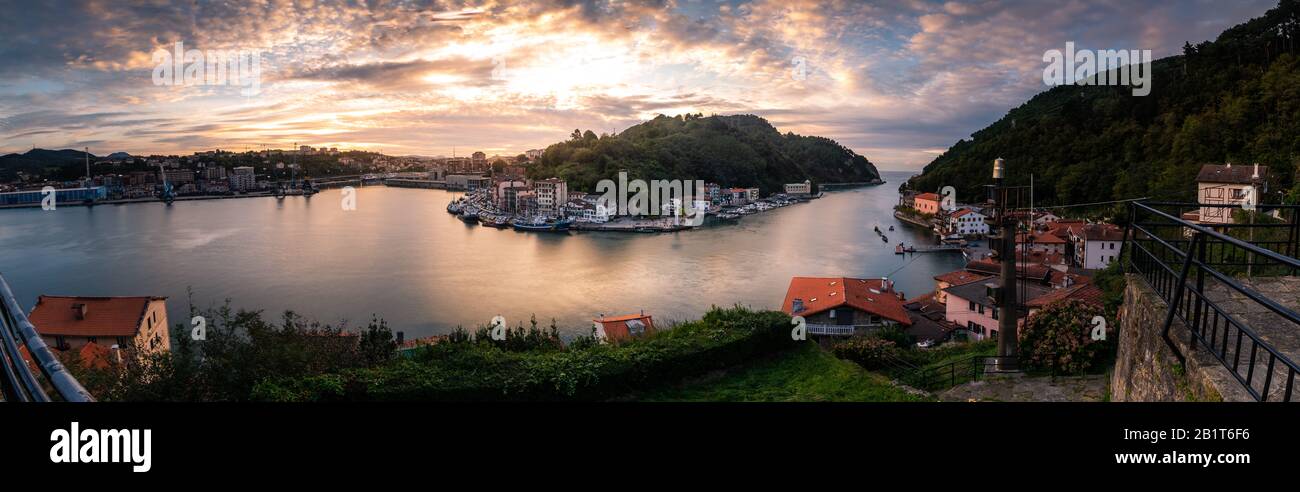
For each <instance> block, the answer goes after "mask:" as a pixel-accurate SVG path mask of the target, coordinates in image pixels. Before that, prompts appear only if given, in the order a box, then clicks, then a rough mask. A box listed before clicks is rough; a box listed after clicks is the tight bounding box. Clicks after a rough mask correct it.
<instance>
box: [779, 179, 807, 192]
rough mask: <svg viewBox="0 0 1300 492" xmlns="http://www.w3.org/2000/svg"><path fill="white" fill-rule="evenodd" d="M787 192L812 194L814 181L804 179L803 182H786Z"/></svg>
mask: <svg viewBox="0 0 1300 492" xmlns="http://www.w3.org/2000/svg"><path fill="white" fill-rule="evenodd" d="M785 194H787V195H811V194H812V181H809V180H806V179H805V180H804V182H802V183H786V185H785Z"/></svg>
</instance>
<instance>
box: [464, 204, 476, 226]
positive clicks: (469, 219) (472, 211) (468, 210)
mask: <svg viewBox="0 0 1300 492" xmlns="http://www.w3.org/2000/svg"><path fill="white" fill-rule="evenodd" d="M460 220H462V221H464V222H465V223H466V224H477V223H478V209H476V208H474V207H465V210H464V211H463V212H461V214H460Z"/></svg>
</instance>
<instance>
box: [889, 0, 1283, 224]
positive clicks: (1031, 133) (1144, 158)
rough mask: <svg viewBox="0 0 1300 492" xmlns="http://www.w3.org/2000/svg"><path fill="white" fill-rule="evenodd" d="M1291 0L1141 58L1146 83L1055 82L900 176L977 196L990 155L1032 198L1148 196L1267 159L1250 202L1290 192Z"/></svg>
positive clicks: (1183, 193)
mask: <svg viewBox="0 0 1300 492" xmlns="http://www.w3.org/2000/svg"><path fill="white" fill-rule="evenodd" d="M1298 54H1300V1H1297V0H1282V1H1281V3H1280V4H1279V6H1278V7H1277V8H1275V9H1273V10H1270V11H1269V12H1268V13H1267V14H1265V15H1264V16H1263V17H1260V18H1257V19H1254V20H1251V21H1249V22H1246V23H1244V24H1241V25H1239V26H1236V27H1233V28H1231V29H1228V30H1227V31H1225V32H1224V33H1223V34H1221V35H1220V36H1219V38H1218V39H1217V40H1215V41H1213V42H1208V41H1207V42H1204V43H1201V44H1199V45H1196V46H1192V45H1190V44H1188V45H1186V46H1185V47H1184V49H1183V54H1182V55H1180V56H1173V57H1168V58H1164V59H1161V60H1158V61H1156V62H1155V63H1154V64H1153V77H1152V79H1151V80H1152V82H1151V83H1152V84H1153V90H1152V92H1151V94H1150V95H1149V96H1146V97H1135V96H1133V95H1132V93H1131V90H1130V88H1129V87H1117V86H1076V85H1069V86H1060V87H1055V88H1052V89H1051V90H1048V91H1045V92H1043V93H1041V94H1039V95H1037V96H1035V97H1034V98H1033V99H1031V100H1029V101H1028V102H1027V103H1025V104H1023V105H1021V106H1020V107H1018V108H1015V109H1013V110H1011V111H1010V112H1009V113H1007V115H1006V116H1004V117H1003V118H1002V119H1001V120H999V121H997V122H996V123H993V124H992V125H990V126H989V127H987V128H984V129H983V130H980V131H978V132H975V133H974V134H973V136H972V138H971V139H970V140H964V139H963V140H961V141H958V142H957V143H956V144H954V145H953V146H952V147H951V148H949V149H948V151H947V152H945V153H944V154H943V155H941V156H939V157H938V158H937V159H935V160H934V161H933V162H931V163H930V164H929V165H927V166H926V167H925V170H924V174H923V175H921V176H919V177H917V178H914V179H913V180H912V181H911V182H910V183H909V185H910V186H911V187H913V188H914V189H920V190H925V191H934V190H937V189H939V187H941V186H945V185H951V186H955V187H957V190H958V193H959V196H960V198H962V199H975V198H982V197H983V196H984V193H985V191H984V189H983V188H982V186H983V185H984V184H986V183H988V181H989V177H990V172H991V169H992V162H993V160H994V159H995V158H997V157H1003V158H1005V159H1006V161H1007V166H1008V176H1009V178H1008V179H1009V184H1013V185H1027V184H1029V176H1030V173H1032V174H1033V175H1034V181H1035V183H1036V184H1037V187H1036V190H1035V191H1036V193H1035V198H1036V200H1037V203H1041V204H1045V205H1046V204H1052V203H1062V204H1064V203H1089V202H1097V201H1104V200H1113V199H1123V198H1137V197H1145V196H1151V197H1155V198H1158V199H1170V200H1184V201H1185V200H1190V199H1192V198H1193V197H1194V193H1195V186H1194V182H1195V177H1196V173H1197V171H1198V170H1199V169H1200V166H1201V165H1202V164H1206V163H1223V162H1234V163H1240V164H1253V163H1259V164H1261V165H1267V166H1269V167H1270V168H1271V173H1270V174H1271V180H1272V182H1271V186H1270V187H1269V189H1270V190H1271V191H1270V192H1269V193H1268V194H1267V195H1266V196H1264V197H1262V199H1261V203H1279V202H1281V201H1282V200H1283V196H1284V195H1285V194H1288V193H1289V194H1290V195H1291V199H1297V198H1296V197H1300V183H1295V182H1294V179H1295V178H1294V174H1295V170H1296V168H1297V167H1300V56H1298Z"/></svg>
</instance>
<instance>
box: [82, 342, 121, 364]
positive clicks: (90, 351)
mask: <svg viewBox="0 0 1300 492" xmlns="http://www.w3.org/2000/svg"><path fill="white" fill-rule="evenodd" d="M78 355H79V356H80V357H81V365H82V367H86V368H94V369H108V366H110V365H112V362H111V361H112V357H113V355H112V350H109V349H108V347H105V346H103V345H100V344H97V343H95V342H90V343H87V344H85V345H83V346H82V347H81V351H80V352H79V353H78Z"/></svg>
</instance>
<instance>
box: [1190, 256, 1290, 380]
mask: <svg viewBox="0 0 1300 492" xmlns="http://www.w3.org/2000/svg"><path fill="white" fill-rule="evenodd" d="M1240 282H1241V283H1242V284H1244V286H1245V287H1246V288H1248V289H1251V290H1254V291H1255V292H1257V293H1259V294H1262V295H1264V296H1266V297H1268V298H1269V299H1272V300H1273V301H1274V302H1276V303H1278V304H1280V305H1282V306H1283V307H1285V308H1287V309H1290V310H1291V311H1295V312H1300V277H1264V278H1260V277H1256V278H1253V279H1250V280H1240ZM1205 297H1206V298H1207V299H1209V300H1210V301H1211V302H1213V303H1215V305H1217V306H1219V308H1220V309H1222V311H1223V313H1222V314H1219V315H1218V316H1216V315H1215V313H1209V312H1208V311H1207V313H1209V314H1207V315H1206V320H1208V321H1209V324H1208V329H1209V331H1207V332H1206V333H1205V338H1206V341H1207V342H1213V348H1214V350H1215V352H1216V353H1217V354H1219V355H1220V356H1221V357H1223V358H1224V359H1226V360H1227V361H1228V362H1229V363H1234V362H1235V363H1236V364H1237V374H1238V375H1240V376H1241V377H1242V378H1246V377H1247V376H1248V375H1249V376H1250V382H1251V387H1252V388H1254V389H1255V391H1256V392H1260V391H1263V388H1264V382H1265V381H1264V380H1265V379H1266V378H1265V375H1266V374H1267V371H1268V364H1269V362H1270V361H1269V357H1268V353H1267V352H1266V351H1265V350H1263V349H1262V347H1261V348H1259V349H1257V351H1256V356H1255V357H1256V359H1255V370H1254V373H1253V374H1252V373H1251V372H1250V356H1251V349H1252V345H1253V344H1252V343H1251V341H1250V338H1249V337H1245V336H1243V337H1242V339H1241V345H1240V350H1238V347H1237V338H1238V332H1239V330H1238V329H1237V328H1236V327H1235V325H1232V323H1231V322H1229V321H1227V320H1226V319H1225V317H1224V316H1223V314H1227V315H1228V316H1229V317H1231V318H1232V319H1234V320H1236V321H1238V322H1240V323H1241V324H1243V325H1245V326H1246V327H1248V328H1249V329H1250V330H1251V331H1254V332H1255V333H1256V334H1258V335H1259V338H1260V339H1262V340H1263V341H1264V342H1265V343H1267V344H1268V345H1270V346H1272V347H1273V348H1275V349H1276V350H1277V351H1279V352H1281V353H1282V355H1284V356H1286V357H1287V358H1289V359H1290V360H1291V361H1293V362H1297V363H1300V325H1298V324H1296V323H1295V322H1292V321H1290V320H1288V319H1286V318H1284V317H1282V316H1281V315H1279V314H1277V313H1274V312H1273V311H1271V310H1269V309H1268V308H1267V307H1265V306H1263V305H1261V304H1259V303H1257V302H1255V301H1252V300H1250V299H1249V298H1248V297H1246V295H1245V294H1243V293H1241V292H1238V291H1237V290H1235V289H1232V288H1230V287H1228V286H1226V285H1224V284H1220V283H1218V282H1213V283H1210V284H1209V285H1208V286H1207V288H1206V293H1205ZM1225 334H1226V335H1227V337H1226V338H1227V343H1226V344H1224V338H1225ZM1198 350H1204V347H1200V348H1199V349H1198ZM1289 375H1290V370H1289V369H1288V367H1287V366H1286V365H1285V364H1283V363H1282V361H1281V359H1279V360H1277V361H1276V362H1274V364H1273V378H1272V380H1271V381H1269V398H1268V399H1269V400H1275V401H1276V400H1280V399H1281V398H1282V396H1283V394H1284V392H1285V391H1286V385H1287V378H1288V377H1289ZM1295 378H1296V379H1300V376H1295ZM1291 391H1292V392H1293V393H1292V397H1291V399H1292V401H1296V400H1300V381H1294V382H1293V383H1292V387H1291Z"/></svg>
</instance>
